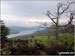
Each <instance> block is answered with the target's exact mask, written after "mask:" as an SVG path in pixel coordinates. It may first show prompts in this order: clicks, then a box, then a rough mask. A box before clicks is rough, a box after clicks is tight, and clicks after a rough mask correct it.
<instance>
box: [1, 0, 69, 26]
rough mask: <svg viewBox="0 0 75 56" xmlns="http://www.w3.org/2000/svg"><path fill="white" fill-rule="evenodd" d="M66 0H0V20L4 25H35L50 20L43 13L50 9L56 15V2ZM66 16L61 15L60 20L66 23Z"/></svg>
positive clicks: (49, 21)
mask: <svg viewBox="0 0 75 56" xmlns="http://www.w3.org/2000/svg"><path fill="white" fill-rule="evenodd" d="M59 2H60V3H61V2H63V3H67V1H16V0H13V1H1V20H3V21H4V23H5V25H6V26H21V27H36V26H39V25H41V24H43V23H44V22H47V23H48V24H50V23H52V21H51V20H50V19H49V18H48V17H47V16H46V15H45V14H46V12H47V10H50V11H51V12H52V13H53V14H54V15H56V14H55V13H56V10H57V4H58V3H59ZM67 21H68V18H67V17H65V16H62V17H61V19H60V22H62V23H64V22H66V23H67Z"/></svg>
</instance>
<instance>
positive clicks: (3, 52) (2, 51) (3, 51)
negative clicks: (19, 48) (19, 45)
mask: <svg viewBox="0 0 75 56" xmlns="http://www.w3.org/2000/svg"><path fill="white" fill-rule="evenodd" d="M1 54H3V55H9V54H11V51H9V50H6V49H5V48H3V49H1Z"/></svg>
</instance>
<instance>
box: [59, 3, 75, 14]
mask: <svg viewBox="0 0 75 56" xmlns="http://www.w3.org/2000/svg"><path fill="white" fill-rule="evenodd" d="M73 3H75V2H71V3H69V4H68V5H67V7H66V8H65V9H63V11H62V12H61V13H60V15H61V14H63V13H66V12H65V11H66V10H68V8H69V6H70V5H71V4H73ZM62 6H63V4H62ZM62 6H61V7H62Z"/></svg>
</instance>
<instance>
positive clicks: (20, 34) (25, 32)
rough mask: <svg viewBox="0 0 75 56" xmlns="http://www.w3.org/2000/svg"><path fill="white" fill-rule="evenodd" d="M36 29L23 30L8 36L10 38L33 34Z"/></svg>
mask: <svg viewBox="0 0 75 56" xmlns="http://www.w3.org/2000/svg"><path fill="white" fill-rule="evenodd" d="M34 31H36V30H28V31H21V32H19V33H17V34H10V35H8V36H7V37H8V38H13V37H17V36H23V35H27V34H32V33H33V32H34Z"/></svg>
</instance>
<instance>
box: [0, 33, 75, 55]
mask: <svg viewBox="0 0 75 56" xmlns="http://www.w3.org/2000/svg"><path fill="white" fill-rule="evenodd" d="M73 40H74V34H69V33H65V34H59V40H56V38H55V36H36V37H34V36H32V38H25V39H23V40H21V39H18V40H8V39H7V41H6V43H5V44H4V45H2V46H1V47H2V49H1V54H2V55H52V54H58V52H67V51H68V52H73V51H74V41H73Z"/></svg>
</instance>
